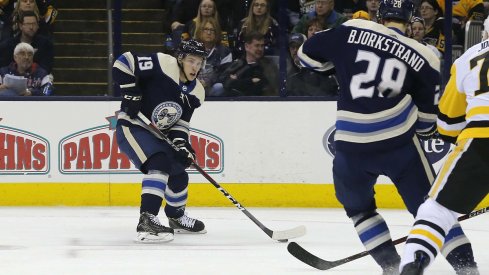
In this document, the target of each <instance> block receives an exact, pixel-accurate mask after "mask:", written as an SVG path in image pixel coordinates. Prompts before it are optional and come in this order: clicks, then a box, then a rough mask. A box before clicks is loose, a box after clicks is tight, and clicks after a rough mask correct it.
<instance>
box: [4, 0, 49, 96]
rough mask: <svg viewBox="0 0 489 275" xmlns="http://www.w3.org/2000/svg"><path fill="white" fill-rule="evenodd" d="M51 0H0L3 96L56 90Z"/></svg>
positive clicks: (46, 92) (47, 93)
mask: <svg viewBox="0 0 489 275" xmlns="http://www.w3.org/2000/svg"><path fill="white" fill-rule="evenodd" d="M54 5H55V4H54V3H53V1H51V0H17V1H14V0H0V96H13V95H21V96H30V95H37V96H39V95H51V94H53V90H54V87H53V78H54V77H53V75H52V73H51V71H52V69H53V62H54V47H53V31H54V24H53V23H54V22H55V19H56V15H57V10H56V8H55V6H54Z"/></svg>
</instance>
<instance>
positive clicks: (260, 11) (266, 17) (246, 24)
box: [237, 0, 278, 55]
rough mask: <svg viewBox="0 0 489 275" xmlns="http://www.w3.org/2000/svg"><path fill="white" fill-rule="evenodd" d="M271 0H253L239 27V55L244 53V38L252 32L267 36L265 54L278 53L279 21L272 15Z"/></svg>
mask: <svg viewBox="0 0 489 275" xmlns="http://www.w3.org/2000/svg"><path fill="white" fill-rule="evenodd" d="M269 5H270V1H269V0H253V1H252V2H251V8H250V10H249V12H248V16H247V17H245V18H244V19H243V20H241V25H240V27H239V28H238V29H239V30H240V31H239V34H238V46H237V47H238V52H239V53H238V55H239V54H243V53H244V40H245V37H246V36H247V35H248V34H249V33H250V32H258V33H260V34H262V35H263V37H264V38H265V55H276V54H277V45H276V43H277V36H278V23H277V21H276V20H275V19H274V18H273V17H272V16H271V15H270V6H269Z"/></svg>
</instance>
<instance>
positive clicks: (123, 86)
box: [120, 83, 136, 88]
mask: <svg viewBox="0 0 489 275" xmlns="http://www.w3.org/2000/svg"><path fill="white" fill-rule="evenodd" d="M120 87H121V88H132V87H136V83H129V84H124V85H120Z"/></svg>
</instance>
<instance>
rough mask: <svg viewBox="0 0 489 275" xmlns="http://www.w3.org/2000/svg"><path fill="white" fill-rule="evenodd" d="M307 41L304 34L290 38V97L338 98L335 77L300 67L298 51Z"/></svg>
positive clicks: (288, 86) (295, 34) (288, 84)
mask: <svg viewBox="0 0 489 275" xmlns="http://www.w3.org/2000/svg"><path fill="white" fill-rule="evenodd" d="M304 41H306V36H305V35H303V34H302V33H294V34H292V35H291V36H290V38H289V54H290V56H289V58H288V61H289V62H288V63H289V64H287V69H288V71H287V95H288V96H337V95H338V82H337V81H336V78H335V77H334V75H332V74H331V72H329V73H324V72H316V71H312V70H309V69H306V68H303V67H302V66H301V65H300V61H299V57H298V56H297V51H298V49H299V47H300V46H301V45H302V44H303V43H304Z"/></svg>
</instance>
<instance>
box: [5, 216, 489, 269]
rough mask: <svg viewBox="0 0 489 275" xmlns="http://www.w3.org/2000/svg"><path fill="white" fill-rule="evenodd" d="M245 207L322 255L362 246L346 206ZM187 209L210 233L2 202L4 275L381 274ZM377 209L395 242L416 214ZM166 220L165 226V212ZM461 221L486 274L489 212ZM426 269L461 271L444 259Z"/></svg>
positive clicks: (231, 219) (242, 219) (234, 220)
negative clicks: (312, 258) (301, 257)
mask: <svg viewBox="0 0 489 275" xmlns="http://www.w3.org/2000/svg"><path fill="white" fill-rule="evenodd" d="M247 209H248V210H249V211H250V212H251V213H252V214H253V215H254V216H255V217H256V218H258V219H259V220H260V221H261V222H262V223H263V224H265V225H266V226H267V227H269V228H270V229H272V230H285V229H289V228H293V227H296V226H298V225H305V226H306V227H307V234H306V235H305V236H303V237H300V238H298V239H295V240H294V241H296V242H298V243H299V244H301V245H302V246H303V247H304V248H306V249H307V250H309V251H310V252H312V253H314V254H316V255H318V256H320V257H322V258H324V259H328V260H337V259H340V258H343V257H347V256H350V255H352V254H356V253H358V252H361V251H362V250H363V247H362V245H361V243H360V241H359V239H358V237H357V235H356V233H355V231H354V228H353V226H352V224H351V222H350V220H349V219H348V218H347V217H346V215H345V214H344V212H343V210H341V209H309V208H304V209H297V208H290V209H286V208H280V209H277V208H247ZM187 211H188V213H189V215H190V216H191V217H197V218H199V219H201V220H202V221H204V222H205V224H206V227H207V231H208V233H207V234H204V235H176V236H175V240H174V241H172V242H169V243H164V244H137V243H134V242H133V238H134V237H135V233H136V224H137V221H138V218H139V213H138V208H135V207H83V208H71V207H0V224H1V226H0V274H9V275H10V274H22V275H24V274H36V275H38V274H49V275H52V274H63V275H65V274H67V275H71V274H104V275H106V274H118V275H119V274H138V275H139V274H168V275H177V274H213V275H214V274H267V275H269V274H361V275H364V274H381V270H380V268H379V267H378V266H377V265H376V264H375V262H374V261H373V259H371V258H370V257H369V256H367V257H364V258H361V259H358V260H355V261H353V262H351V263H348V264H345V265H342V266H339V267H336V268H334V269H331V270H329V271H318V270H315V269H313V268H311V267H309V266H307V265H306V264H304V263H302V262H300V261H298V260H297V259H295V258H294V257H293V256H291V255H290V254H289V253H288V252H287V249H286V247H287V243H279V242H277V241H274V240H271V239H270V238H269V237H268V236H267V235H266V234H265V233H264V232H263V231H261V229H260V228H259V227H258V226H256V225H255V224H254V223H253V222H252V221H251V220H249V219H248V218H247V217H246V216H245V215H244V214H243V213H241V211H239V210H238V209H236V208H235V207H226V208H188V209H187ZM379 212H380V213H381V214H382V215H383V216H384V218H385V219H386V221H387V223H388V225H389V226H390V229H391V233H392V237H393V238H394V239H397V238H399V237H402V236H404V235H406V234H407V232H408V231H409V228H410V225H411V223H412V221H413V219H412V217H411V216H410V215H409V214H408V213H407V212H406V211H403V210H379ZM160 220H161V221H162V222H164V223H166V219H165V218H164V217H161V215H160ZM462 226H463V228H464V230H465V232H466V233H467V235H468V236H469V238H470V239H471V240H472V244H473V247H474V250H475V254H476V255H475V256H476V260H477V262H478V264H479V267H480V271H481V274H489V252H488V251H489V249H488V247H489V245H488V244H489V238H487V235H488V234H487V233H488V231H489V214H483V215H481V216H477V217H474V218H471V219H469V220H466V221H463V222H462ZM401 249H402V245H399V246H398V250H399V252H400V251H401ZM427 274H440V275H441V274H443V275H446V274H455V273H454V272H453V271H452V269H451V267H450V266H449V265H448V264H447V263H446V261H445V260H444V259H443V258H442V257H438V258H437V259H436V262H435V263H434V264H433V265H432V266H431V268H430V269H429V271H428V272H427Z"/></svg>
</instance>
